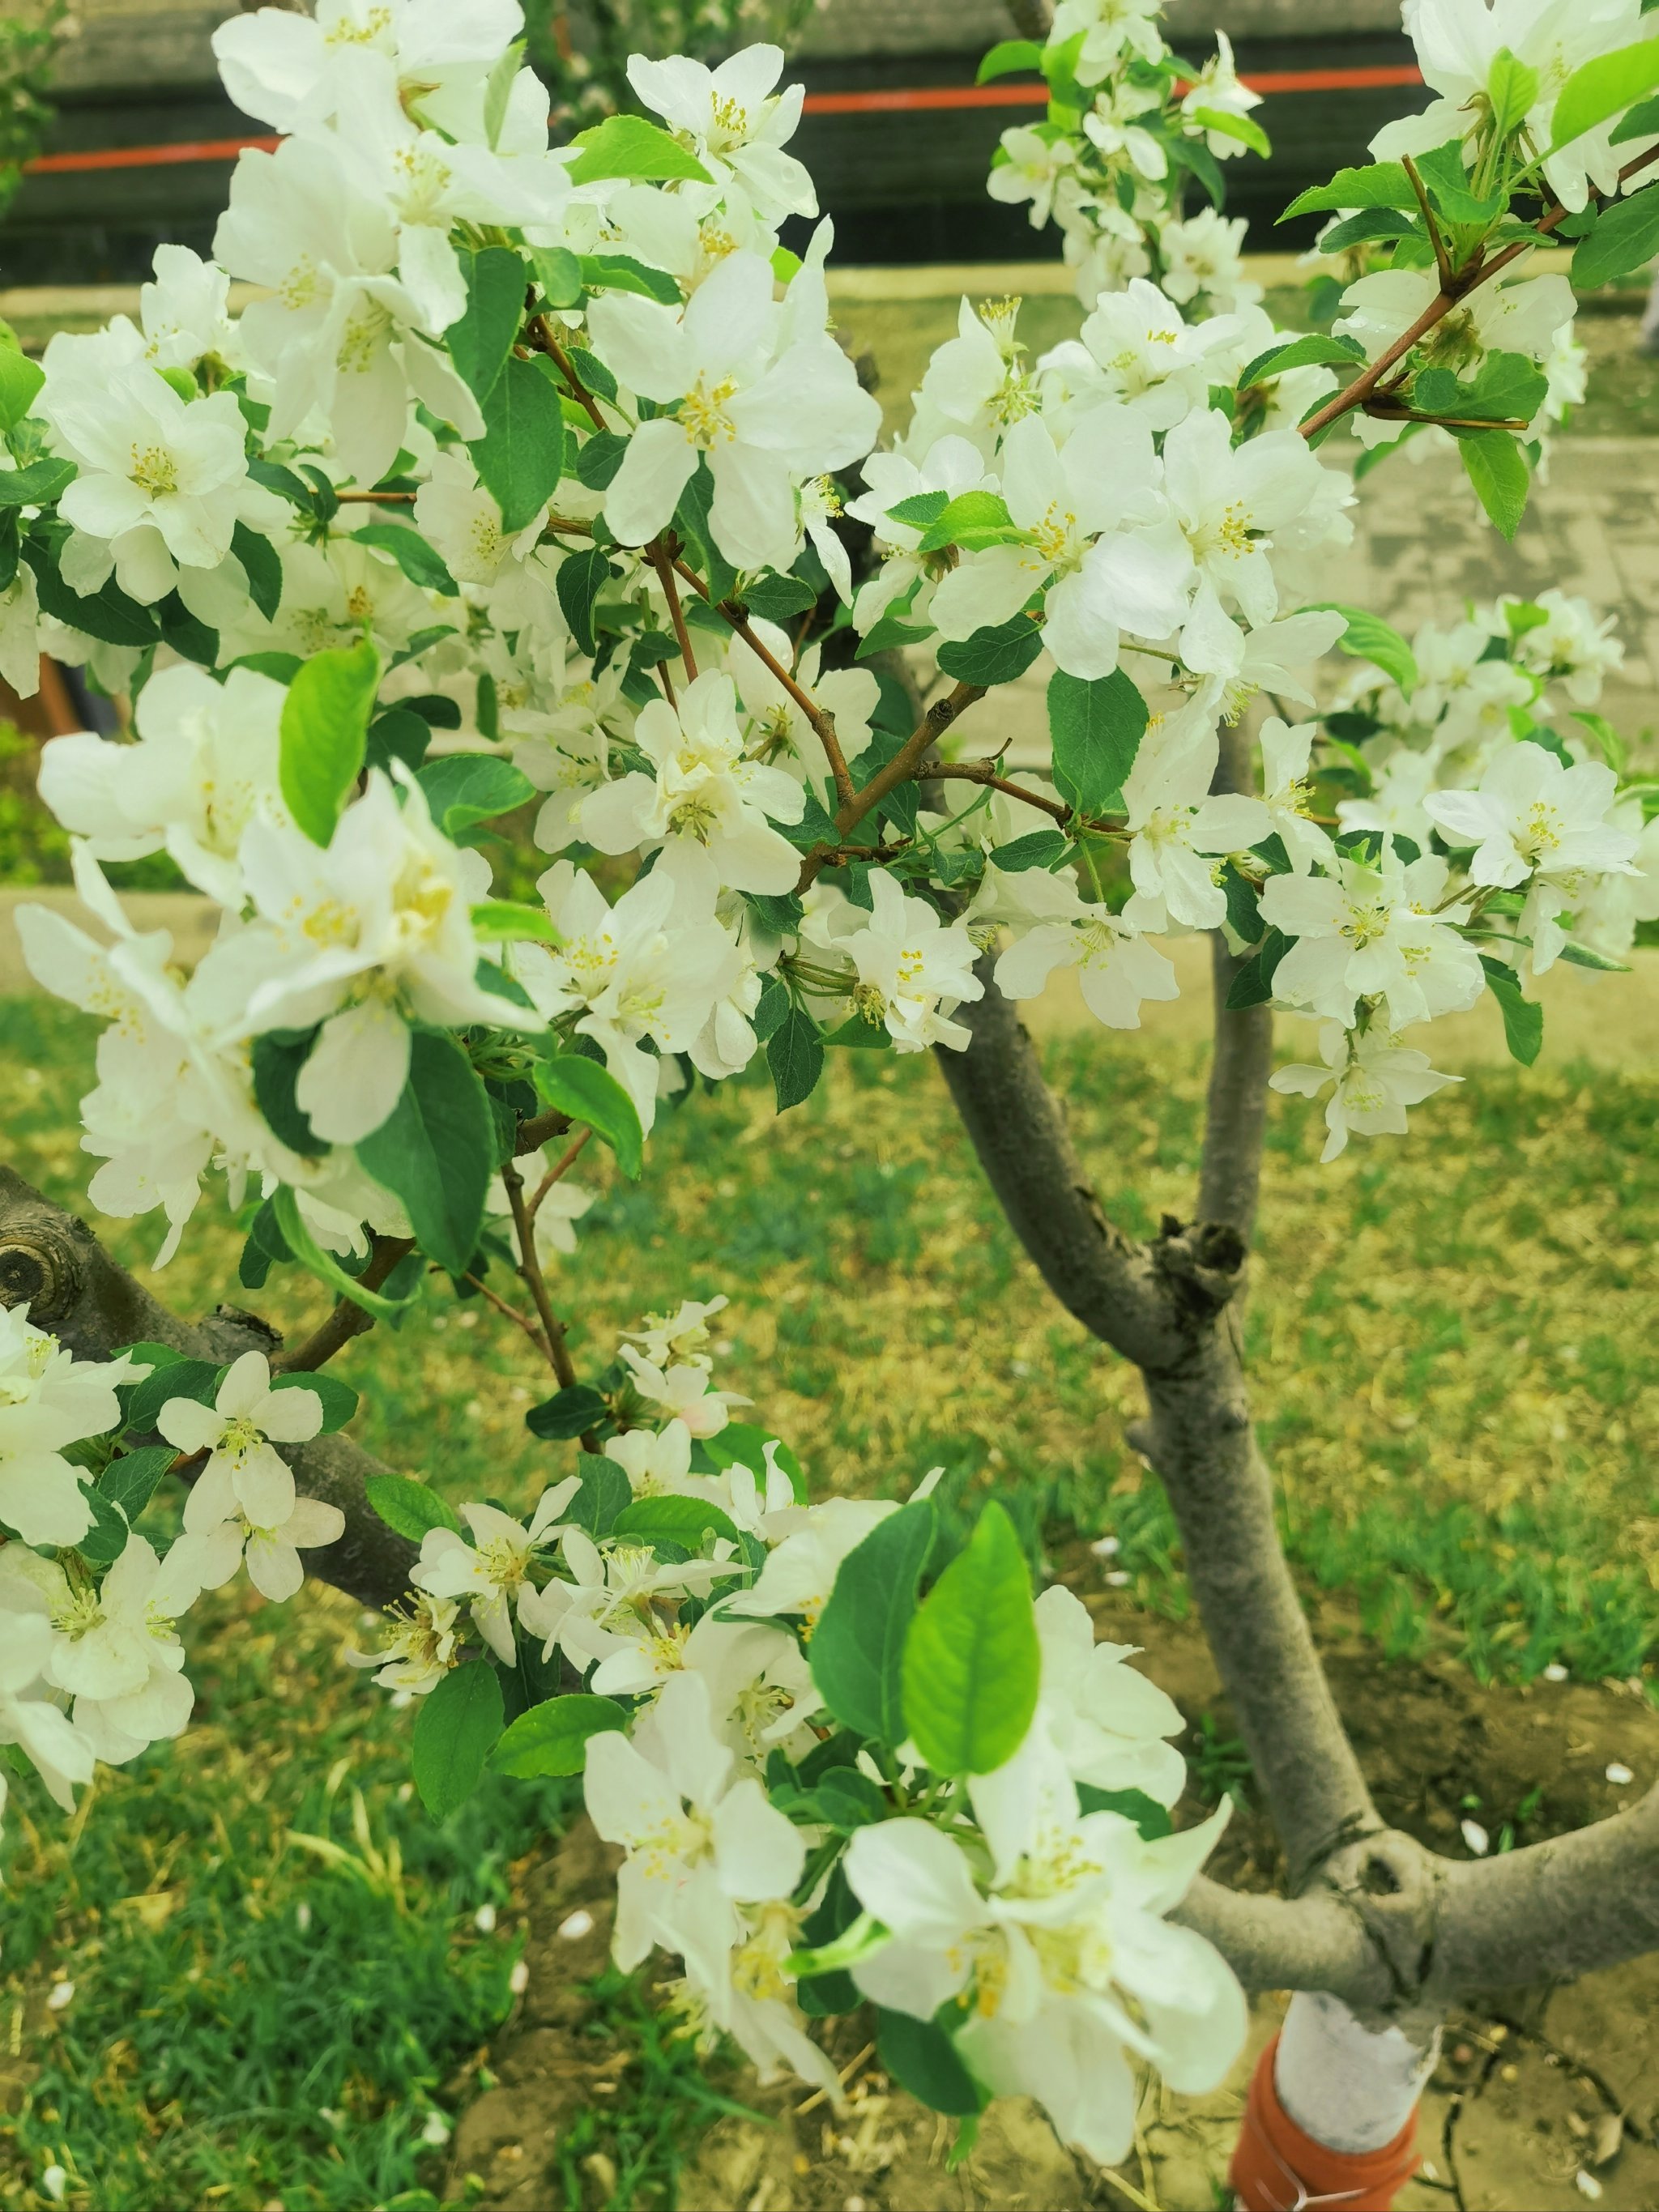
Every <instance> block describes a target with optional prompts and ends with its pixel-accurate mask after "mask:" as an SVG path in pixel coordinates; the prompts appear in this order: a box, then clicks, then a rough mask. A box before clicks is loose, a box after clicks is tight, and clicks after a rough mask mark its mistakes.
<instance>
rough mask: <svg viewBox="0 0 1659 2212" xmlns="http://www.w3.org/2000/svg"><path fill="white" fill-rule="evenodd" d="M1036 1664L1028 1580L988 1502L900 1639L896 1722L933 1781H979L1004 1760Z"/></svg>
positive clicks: (1006, 1527)
mask: <svg viewBox="0 0 1659 2212" xmlns="http://www.w3.org/2000/svg"><path fill="white" fill-rule="evenodd" d="M1040 1667H1041V1656H1040V1653H1039V1650H1038V1646H1037V1632H1036V1614H1035V1613H1034V1612H1033V1610H1032V1606H1031V1577H1030V1571H1028V1569H1027V1567H1026V1565H1025V1556H1024V1553H1023V1552H1022V1551H1021V1550H1020V1548H1019V1539H1018V1536H1017V1535H1016V1534H1014V1524H1013V1522H1012V1521H1010V1519H1009V1518H1008V1516H1007V1514H1006V1512H1005V1511H1004V1510H1003V1508H1002V1507H1001V1506H1000V1505H999V1504H996V1503H995V1502H994V1501H993V1502H992V1503H991V1504H988V1505H987V1507H986V1508H985V1510H984V1511H983V1512H982V1513H981V1515H980V1517H979V1523H978V1526H977V1527H976V1528H975V1530H974V1533H973V1535H972V1537H971V1538H970V1539H969V1543H968V1545H967V1547H966V1548H965V1549H964V1550H963V1551H961V1552H959V1553H957V1557H956V1558H955V1559H952V1560H951V1564H950V1565H949V1566H948V1567H946V1569H945V1572H944V1573H943V1574H942V1575H941V1576H940V1577H939V1580H938V1582H937V1583H934V1585H933V1589H932V1590H931V1591H930V1592H929V1593H928V1595H927V1599H926V1600H925V1601H924V1602H923V1603H922V1605H921V1607H919V1608H918V1610H917V1613H916V1615H915V1619H914V1620H912V1622H911V1624H910V1632H909V1635H908V1637H907V1638H906V1639H905V1646H904V1660H903V1683H904V1714H905V1718H906V1720H907V1721H908V1724H909V1729H910V1734H911V1736H912V1737H913V1738H914V1740H915V1743H916V1746H917V1748H918V1749H919V1750H920V1751H921V1755H922V1758H923V1759H924V1760H925V1761H926V1763H927V1765H929V1766H931V1767H932V1768H933V1771H934V1772H935V1773H936V1774H988V1773H990V1772H991V1771H993V1769H994V1768H996V1767H999V1766H1000V1765H1002V1764H1003V1762H1004V1761H1005V1760H1006V1759H1012V1756H1013V1754H1014V1753H1015V1752H1017V1751H1018V1749H1019V1747H1020V1745H1021V1744H1022V1743H1023V1742H1024V1741H1025V1732H1026V1730H1027V1729H1029V1728H1030V1724H1031V1716H1032V1714H1033V1713H1034V1712H1035V1711H1036V1699H1037V1681H1038V1675H1039V1672H1040Z"/></svg>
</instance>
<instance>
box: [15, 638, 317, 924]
mask: <svg viewBox="0 0 1659 2212" xmlns="http://www.w3.org/2000/svg"><path fill="white" fill-rule="evenodd" d="M286 696H287V694H286V693H285V691H284V690H283V686H282V685H281V684H276V683H273V682H272V681H271V679H270V677H268V676H259V675H256V674H255V673H254V671H252V669H251V668H233V669H231V670H230V671H229V672H228V675H227V676H226V678H225V679H224V681H223V683H222V684H220V683H216V682H215V680H214V679H213V678H212V677H210V675H209V674H208V673H207V671H205V670H204V669H200V668H193V667H191V665H189V664H188V663H187V662H182V661H181V662H179V663H178V664H177V665H175V666H173V667H172V668H162V669H158V670H157V671H156V673H155V675H154V676H152V677H151V678H150V680H149V683H148V684H146V685H145V686H144V689H143V694H142V696H140V698H139V701H138V705H137V710H136V712H135V714H134V721H135V723H136V725H137V732H138V740H139V741H138V743H137V744H130V745H128V744H111V743H110V742H109V741H108V740H107V739H106V738H100V737H98V736H96V735H94V733H93V732H90V731H82V732H78V733H77V734H76V735H75V736H73V737H66V738H52V740H51V741H50V742H49V743H48V744H46V747H45V749H44V750H43V751H42V753H41V756H40V796H41V798H42V799H45V801H46V805H48V806H49V807H50V808H51V809H52V812H53V813H54V814H55V815H56V816H57V817H58V820H59V821H60V822H61V823H63V825H64V828H65V829H71V830H73V831H75V832H76V835H77V836H82V837H84V838H86V840H87V843H88V850H89V851H90V852H92V853H93V854H95V855H96V856H97V857H98V858H99V859H100V860H136V859H137V858H138V857H139V856H140V855H141V854H145V853H155V852H159V851H161V850H163V849H165V850H166V851H167V852H168V853H170V854H172V856H173V859H174V860H176V861H177V862H178V864H179V867H180V868H181V869H182V870H183V872H184V873H185V875H186V876H187V877H188V878H190V880H191V883H193V884H195V885H196V886H197V889H198V890H204V891H207V892H208V893H209V894H210V896H213V897H215V898H216V899H217V900H218V901H219V903H220V904H221V905H222V906H225V907H228V908H231V909H233V910H234V909H235V908H238V907H240V905H241V903H242V898H243V891H242V879H241V872H240V869H239V867H238V866H237V865H236V854H237V852H238V849H239V848H240V844H241V841H242V833H243V831H244V830H245V829H246V827H247V824H248V822H249V820H250V819H251V818H252V815H253V812H254V811H255V809H256V808H257V807H264V809H265V810H266V811H269V812H270V813H271V814H273V815H274V816H275V817H276V818H278V819H286V817H287V809H286V808H285V807H284V806H283V802H282V799H281V795H280V793H279V791H278V787H277V757H278V753H279V750H280V738H279V728H278V726H279V725H280V723H281V720H282V714H283V701H284V699H285V698H286Z"/></svg>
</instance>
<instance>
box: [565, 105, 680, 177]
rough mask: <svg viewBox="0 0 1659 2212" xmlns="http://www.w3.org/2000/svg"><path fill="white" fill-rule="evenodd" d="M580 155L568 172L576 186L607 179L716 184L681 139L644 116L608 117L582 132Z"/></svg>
mask: <svg viewBox="0 0 1659 2212" xmlns="http://www.w3.org/2000/svg"><path fill="white" fill-rule="evenodd" d="M575 143H576V144H577V145H578V146H580V148H581V149H582V150H581V152H580V155H578V156H577V158H576V160H575V161H574V163H573V164H572V165H571V167H570V168H569V169H568V170H567V172H566V174H567V175H568V177H569V179H570V181H571V183H572V184H573V185H597V184H600V183H603V181H604V180H605V179H606V178H607V177H647V178H652V179H660V180H661V181H663V182H665V183H671V182H674V181H677V180H681V179H683V180H684V181H685V182H686V183H689V184H694V185H708V184H712V183H713V182H714V179H713V178H712V177H711V176H710V175H709V173H708V170H707V169H705V168H704V167H703V166H702V162H701V161H698V160H697V159H696V155H692V154H690V153H688V152H687V151H686V149H685V148H684V146H682V145H681V143H680V142H679V140H678V138H673V137H670V136H669V134H668V132H667V131H662V130H659V128H658V126H657V125H655V124H654V123H647V121H646V119H645V118H644V117H643V116H642V115H607V116H606V118H605V121H604V122H603V123H600V124H597V125H595V126H594V128H593V129H592V130H591V131H578V132H577V134H576V140H575Z"/></svg>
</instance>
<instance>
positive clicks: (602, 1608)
mask: <svg viewBox="0 0 1659 2212" xmlns="http://www.w3.org/2000/svg"><path fill="white" fill-rule="evenodd" d="M560 1546H561V1549H562V1553H563V1559H564V1565H565V1569H566V1571H567V1572H568V1575H569V1576H570V1580H569V1581H568V1582H566V1581H563V1580H562V1579H561V1578H560V1577H554V1578H553V1579H552V1580H551V1581H550V1582H549V1583H547V1584H546V1586H545V1588H544V1589H541V1590H537V1589H532V1587H531V1585H530V1584H529V1583H526V1584H525V1585H524V1587H523V1588H522V1589H521V1590H520V1594H519V1619H520V1621H521V1622H522V1623H523V1625H524V1627H525V1629H526V1632H527V1633H528V1634H529V1635H531V1636H538V1637H541V1638H544V1643H543V1644H542V1656H543V1658H544V1659H550V1658H551V1657H552V1656H553V1654H554V1652H555V1651H562V1652H564V1654H565V1655H566V1656H567V1657H568V1659H569V1660H570V1661H571V1662H572V1664H573V1665H574V1666H575V1667H576V1668H578V1669H579V1670H580V1671H581V1672H583V1673H586V1670H587V1668H590V1667H592V1666H595V1665H599V1666H604V1665H605V1664H606V1663H607V1662H610V1661H611V1660H613V1659H622V1660H625V1661H626V1662H629V1668H630V1669H631V1668H632V1666H633V1663H634V1662H635V1661H636V1660H637V1659H638V1658H639V1656H640V1655H641V1648H642V1647H643V1648H644V1650H646V1651H647V1653H651V1652H653V1651H654V1652H655V1655H656V1656H655V1659H654V1662H653V1663H652V1664H651V1665H650V1666H649V1668H648V1669H647V1671H648V1674H649V1675H650V1678H651V1679H652V1680H655V1679H656V1678H657V1677H658V1676H659V1675H660V1674H667V1673H669V1672H671V1671H672V1670H673V1669H674V1668H677V1667H678V1665H679V1663H680V1658H679V1655H680V1652H681V1650H683V1648H684V1644H685V1639H686V1631H685V1630H684V1628H683V1627H681V1626H678V1624H677V1623H675V1622H673V1621H671V1620H665V1619H664V1618H663V1616H662V1615H661V1614H660V1613H658V1612H656V1611H654V1610H653V1605H654V1602H655V1601H657V1600H659V1599H668V1600H676V1599H678V1598H680V1597H683V1596H684V1595H685V1594H686V1593H687V1592H688V1591H690V1592H693V1593H695V1594H696V1595H706V1594H707V1592H708V1590H709V1589H711V1588H712V1587H713V1585H714V1583H716V1582H719V1581H721V1580H722V1579H724V1578H726V1577H729V1576H731V1575H732V1574H733V1573H735V1572H737V1571H738V1569H737V1568H736V1567H735V1566H734V1565H733V1563H732V1561H731V1560H730V1559H683V1560H680V1561H678V1562H676V1563H669V1562H666V1561H664V1560H660V1559H658V1557H657V1555H656V1553H654V1552H652V1551H647V1550H644V1549H642V1548H641V1547H640V1546H638V1545H637V1544H629V1543H627V1542H621V1543H608V1544H607V1545H606V1546H605V1549H604V1550H603V1551H601V1550H600V1548H599V1546H598V1545H597V1544H595V1543H594V1542H593V1541H592V1539H591V1538H590V1537H588V1536H587V1535H586V1534H584V1533H583V1531H582V1530H581V1529H580V1528H566V1529H564V1530H563V1532H562V1536H561V1539H560ZM725 1549H726V1551H727V1552H729V1551H730V1550H731V1544H730V1542H729V1541H726V1544H725Z"/></svg>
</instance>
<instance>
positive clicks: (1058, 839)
mask: <svg viewBox="0 0 1659 2212" xmlns="http://www.w3.org/2000/svg"><path fill="white" fill-rule="evenodd" d="M1071 848H1072V841H1071V839H1070V838H1069V837H1066V836H1062V834H1061V833H1060V831H1059V830H1058V829H1030V830H1028V831H1027V832H1026V834H1025V835H1024V836H1023V837H1015V838H1012V839H1011V840H1010V842H1008V843H1007V844H1006V845H999V846H997V847H996V848H995V849H994V852H993V853H992V854H990V856H989V857H990V858H991V860H994V862H995V864H996V866H998V867H999V868H1000V869H1001V871H1002V872H1003V874H1004V875H1005V876H1017V875H1018V874H1020V873H1021V872H1023V871H1024V869H1026V868H1052V867H1053V866H1054V863H1055V861H1056V860H1060V858H1062V856H1063V855H1064V854H1066V853H1068V852H1070V850H1071Z"/></svg>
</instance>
